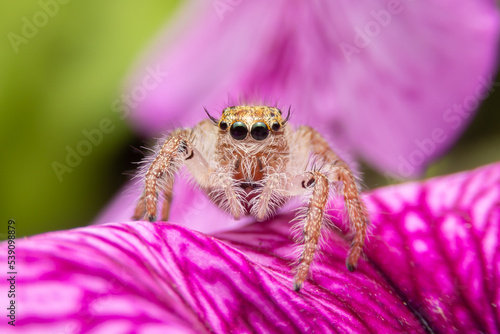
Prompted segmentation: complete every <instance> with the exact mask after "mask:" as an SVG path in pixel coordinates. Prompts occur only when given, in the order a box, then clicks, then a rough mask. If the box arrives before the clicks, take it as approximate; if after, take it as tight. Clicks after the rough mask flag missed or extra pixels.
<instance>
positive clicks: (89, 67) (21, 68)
mask: <svg viewBox="0 0 500 334" xmlns="http://www.w3.org/2000/svg"><path fill="white" fill-rule="evenodd" d="M55 1H57V0H42V1H41V2H42V3H53V2H55ZM59 1H61V2H65V1H66V2H67V4H59V6H58V8H57V10H56V9H55V7H52V10H53V11H54V12H55V14H54V15H53V17H49V18H48V20H47V22H46V24H44V25H43V26H42V27H40V28H38V31H36V33H33V35H34V36H33V37H32V38H29V39H27V42H26V43H20V44H19V45H17V46H16V47H13V45H12V43H11V40H9V34H10V33H15V34H17V35H20V36H21V35H22V29H23V26H24V25H25V21H23V20H26V19H27V20H28V21H31V22H33V20H34V16H36V15H39V14H37V13H39V12H40V11H43V10H44V9H43V8H42V7H41V5H40V3H41V2H39V0H24V1H14V0H3V1H2V5H3V6H2V8H3V10H2V12H1V13H0V36H3V38H1V39H0V50H1V52H0V139H1V143H2V144H1V145H2V155H1V156H2V159H1V163H0V189H1V192H0V213H1V216H0V219H1V221H3V222H7V220H8V219H15V220H16V221H17V227H18V231H17V233H18V237H21V236H25V235H32V234H36V233H40V232H44V231H49V230H59V229H67V228H72V227H75V226H84V225H87V224H88V223H89V222H90V221H92V218H93V217H94V216H95V215H96V214H97V213H98V212H99V210H100V209H102V208H103V207H104V206H105V204H106V202H107V201H109V199H110V198H111V197H112V196H113V194H115V193H116V191H117V190H118V189H119V188H120V186H121V185H122V184H123V183H124V182H125V181H126V180H127V178H128V177H127V176H124V175H123V173H124V172H126V171H127V170H130V169H132V168H133V167H132V166H131V165H130V162H131V161H137V159H139V158H138V157H134V158H132V157H131V156H130V154H131V152H132V151H133V150H132V149H131V145H134V146H138V145H139V144H140V142H141V140H140V139H138V138H136V137H134V135H133V134H132V133H131V132H130V130H129V127H128V124H126V122H124V121H122V120H120V119H119V117H118V115H117V114H116V113H113V111H112V108H111V105H112V103H113V101H114V100H115V99H116V98H117V97H119V96H120V93H121V89H122V84H123V80H124V79H125V78H126V75H127V74H128V71H129V70H130V67H131V66H132V64H133V63H134V60H136V59H137V57H138V55H139V54H140V53H141V52H142V51H143V50H144V48H145V47H146V46H147V44H148V42H149V41H150V40H151V38H152V37H154V36H155V35H156V34H157V32H158V31H160V28H161V27H162V26H163V25H164V24H165V23H166V22H167V21H168V19H169V17H170V16H171V15H172V14H173V13H174V12H175V10H176V9H177V8H178V4H179V1H171V0H168V1H165V0H147V1H143V2H139V1H130V0H125V1H124V0H122V1H118V0H110V1H96V0H87V1H77V0H72V1H68V0H65V1H63V0H59ZM25 18H26V19H25ZM38 19H43V17H39V18H38ZM10 36H12V35H10ZM16 48H18V50H17V51H18V52H16ZM496 82H500V78H498V77H497V78H496ZM499 107H500V87H496V91H495V92H494V93H493V94H491V95H490V96H489V97H488V99H487V100H486V101H485V103H483V105H482V107H481V110H480V112H479V113H478V116H477V117H476V118H475V120H474V122H473V123H472V126H471V127H470V128H469V129H468V130H467V132H466V133H465V135H464V136H463V137H462V139H461V140H460V141H459V143H458V144H457V145H456V146H455V147H454V148H453V149H452V150H451V151H450V152H449V153H448V154H447V155H446V156H444V157H443V158H441V159H440V160H439V161H437V162H436V163H435V164H434V165H433V166H432V167H431V168H430V169H429V172H428V173H427V175H426V176H434V175H440V174H448V173H451V172H455V171H459V170H465V169H470V168H474V167H477V166H480V165H483V164H486V163H490V162H493V161H498V160H500V149H499V147H500V130H499V129H500V127H499V124H500V114H499V113H498V111H499ZM104 118H109V119H110V120H111V121H112V125H113V130H112V131H111V132H109V133H105V134H104V135H103V139H102V143H100V144H99V145H96V146H94V147H93V148H92V154H90V155H88V156H86V157H83V158H82V161H81V163H79V165H78V166H77V167H75V168H74V170H73V171H72V172H71V173H64V174H63V175H62V177H63V180H62V182H60V180H58V178H57V176H56V173H55V172H54V170H53V167H52V163H53V162H54V161H58V162H61V163H65V159H66V155H67V150H66V147H67V146H70V147H71V148H73V149H75V148H76V146H77V145H78V143H80V142H81V141H82V140H84V139H86V138H85V136H84V134H83V133H82V131H83V130H87V131H90V130H92V129H96V128H98V126H99V122H100V121H101V120H102V119H104ZM363 169H364V172H365V175H366V180H365V183H366V185H367V186H368V187H369V188H373V187H378V186H382V185H385V184H387V183H391V182H394V180H392V179H390V178H389V179H388V178H387V177H385V176H383V175H381V174H379V173H377V172H376V171H374V170H372V169H370V168H369V167H368V166H364V168H363ZM0 226H1V224H0ZM4 226H6V225H4ZM4 233H6V231H5V232H2V231H1V230H0V238H1V237H2V234H4Z"/></svg>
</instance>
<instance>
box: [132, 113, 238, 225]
mask: <svg viewBox="0 0 500 334" xmlns="http://www.w3.org/2000/svg"><path fill="white" fill-rule="evenodd" d="M208 129H210V128H208ZM208 129H207V128H206V124H205V123H204V122H201V123H199V125H198V126H197V127H195V128H194V129H193V131H192V130H186V129H180V130H175V131H174V132H172V133H171V134H170V135H169V136H168V137H167V139H166V140H165V142H164V143H163V144H162V145H161V147H160V148H159V151H158V153H157V154H156V156H155V157H154V159H153V160H152V162H151V163H150V164H149V165H148V166H146V168H145V173H144V175H145V176H144V191H143V193H142V195H141V197H140V198H139V201H138V203H137V206H136V209H135V213H134V216H133V218H134V219H136V220H138V219H142V218H144V217H147V219H148V220H149V221H155V220H156V215H157V210H158V209H157V204H158V203H157V202H158V194H159V191H160V190H163V191H164V194H165V201H164V206H163V210H162V219H163V220H166V219H168V215H169V212H170V204H171V199H172V196H171V195H172V186H173V182H174V177H175V174H176V173H177V171H178V170H179V168H180V167H181V166H182V165H185V166H186V167H187V168H188V170H189V171H190V173H191V174H192V175H193V177H194V179H195V181H196V183H197V184H198V185H199V186H200V187H201V188H203V189H216V190H222V193H223V194H224V196H223V197H224V200H225V201H226V202H227V204H228V205H227V206H228V210H229V211H230V212H231V213H232V214H233V215H234V216H235V217H236V218H237V217H239V216H240V215H241V214H242V212H243V207H242V205H241V203H240V202H239V197H238V195H237V191H236V190H235V187H234V182H233V181H232V179H231V175H230V174H229V173H227V172H225V171H219V170H214V169H213V168H211V167H210V165H209V164H208V162H207V160H206V159H205V158H204V157H203V156H202V154H201V153H200V151H199V150H198V149H197V148H196V147H195V146H194V144H193V140H194V139H195V138H194V136H193V135H192V134H193V132H194V131H198V133H197V134H198V135H199V137H202V138H206V137H208V136H209V135H210V134H209V133H207V131H209V130H208Z"/></svg>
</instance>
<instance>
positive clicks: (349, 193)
mask: <svg viewBox="0 0 500 334" xmlns="http://www.w3.org/2000/svg"><path fill="white" fill-rule="evenodd" d="M329 179H330V180H331V181H340V182H341V183H342V190H341V195H342V196H343V197H344V203H345V208H346V210H347V214H348V216H349V228H350V230H351V231H353V232H354V238H353V240H352V243H351V248H350V250H349V254H348V256H347V259H346V266H347V269H349V270H350V271H353V270H354V269H356V267H357V265H358V260H359V258H360V257H361V254H362V253H363V246H364V244H365V238H366V233H367V228H368V224H369V218H368V212H367V211H366V208H365V205H364V203H363V201H362V200H361V197H360V195H359V192H358V186H357V183H356V179H355V177H354V175H353V173H352V172H351V170H350V169H349V167H347V165H346V164H345V163H344V162H343V161H339V162H337V164H333V165H332V166H331V171H330V172H329Z"/></svg>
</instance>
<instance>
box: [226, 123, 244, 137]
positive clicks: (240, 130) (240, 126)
mask: <svg viewBox="0 0 500 334" xmlns="http://www.w3.org/2000/svg"><path fill="white" fill-rule="evenodd" d="M229 132H230V133H231V136H232V137H233V138H234V139H236V140H243V139H245V138H246V137H247V134H248V129H247V126H246V125H245V123H243V122H234V123H233V125H231V129H230V130H229Z"/></svg>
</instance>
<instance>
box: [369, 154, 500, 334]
mask: <svg viewBox="0 0 500 334" xmlns="http://www.w3.org/2000/svg"><path fill="white" fill-rule="evenodd" d="M368 208H369V210H370V211H371V212H372V214H373V221H374V227H375V228H374V229H373V231H372V232H373V235H372V237H371V238H370V244H369V246H368V251H367V254H368V257H369V258H370V261H371V262H372V263H373V264H374V266H375V267H376V268H378V269H379V270H380V271H381V272H382V273H383V275H384V276H385V277H386V278H387V280H388V282H390V284H391V285H393V286H395V287H396V290H397V291H398V293H400V294H402V295H404V296H405V297H406V300H405V301H406V302H407V303H409V304H411V305H413V307H414V308H415V310H416V311H417V312H418V313H420V314H421V315H422V316H423V317H424V318H425V319H426V320H427V321H428V322H429V323H431V324H432V327H433V328H434V329H435V330H437V331H438V332H441V333H444V332H450V333H451V332H458V333H498V332H500V312H499V305H500V293H499V291H500V290H499V282H500V270H499V268H500V252H499V249H500V244H499V238H498V236H499V232H500V231H499V227H500V163H497V164H495V165H490V166H487V167H483V168H481V169H478V170H476V171H472V172H465V173H461V174H456V175H452V176H447V177H442V178H436V179H433V180H430V181H428V182H425V183H423V184H418V183H410V184H405V185H401V186H397V187H389V188H384V189H380V190H377V191H375V192H373V194H372V195H371V196H369V197H368Z"/></svg>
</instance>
